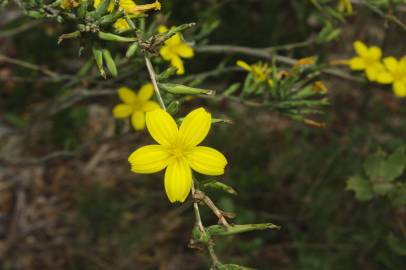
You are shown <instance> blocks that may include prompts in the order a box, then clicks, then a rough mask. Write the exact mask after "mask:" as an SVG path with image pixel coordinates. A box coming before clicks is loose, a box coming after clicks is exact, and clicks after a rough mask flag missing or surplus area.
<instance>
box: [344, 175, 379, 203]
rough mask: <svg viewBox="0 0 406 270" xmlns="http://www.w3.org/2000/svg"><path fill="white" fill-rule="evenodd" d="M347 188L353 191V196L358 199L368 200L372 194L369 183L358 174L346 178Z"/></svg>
mask: <svg viewBox="0 0 406 270" xmlns="http://www.w3.org/2000/svg"><path fill="white" fill-rule="evenodd" d="M347 190H351V191H354V192H355V197H356V198H357V200H360V201H368V200H370V199H372V197H373V196H374V193H373V190H372V187H371V185H370V183H369V182H368V181H367V180H365V179H363V178H362V177H361V176H359V175H356V176H352V177H350V178H349V179H348V180H347Z"/></svg>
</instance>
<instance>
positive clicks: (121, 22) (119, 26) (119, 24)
mask: <svg viewBox="0 0 406 270" xmlns="http://www.w3.org/2000/svg"><path fill="white" fill-rule="evenodd" d="M113 26H114V28H115V29H116V30H118V31H126V30H128V29H130V26H129V25H128V23H127V21H126V20H125V19H123V18H120V19H118V20H117V21H116V22H115V23H114V24H113Z"/></svg>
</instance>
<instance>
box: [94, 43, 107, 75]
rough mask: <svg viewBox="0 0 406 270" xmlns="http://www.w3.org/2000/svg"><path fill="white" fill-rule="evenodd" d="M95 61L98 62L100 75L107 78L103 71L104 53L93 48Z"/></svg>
mask: <svg viewBox="0 0 406 270" xmlns="http://www.w3.org/2000/svg"><path fill="white" fill-rule="evenodd" d="M92 51H93V56H94V60H95V61H96V65H97V68H98V69H99V72H100V75H101V76H102V77H103V78H106V72H105V71H104V69H103V52H102V50H101V49H100V48H97V47H96V46H93V48H92Z"/></svg>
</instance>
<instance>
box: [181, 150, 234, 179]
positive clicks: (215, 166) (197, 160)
mask: <svg viewBox="0 0 406 270" xmlns="http://www.w3.org/2000/svg"><path fill="white" fill-rule="evenodd" d="M187 161H188V163H189V165H190V167H191V168H192V169H193V170H195V171H197V172H199V173H201V174H206V175H222V174H224V168H225V167H226V165H227V159H226V158H225V157H224V155H223V154H222V153H220V152H219V151H217V150H216V149H213V148H210V147H205V146H197V147H195V148H193V150H192V152H191V153H190V154H189V155H188V156H187Z"/></svg>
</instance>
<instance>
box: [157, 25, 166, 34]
mask: <svg viewBox="0 0 406 270" xmlns="http://www.w3.org/2000/svg"><path fill="white" fill-rule="evenodd" d="M158 32H159V33H160V34H162V33H165V32H168V28H167V27H166V26H165V25H160V26H159V27H158Z"/></svg>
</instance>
